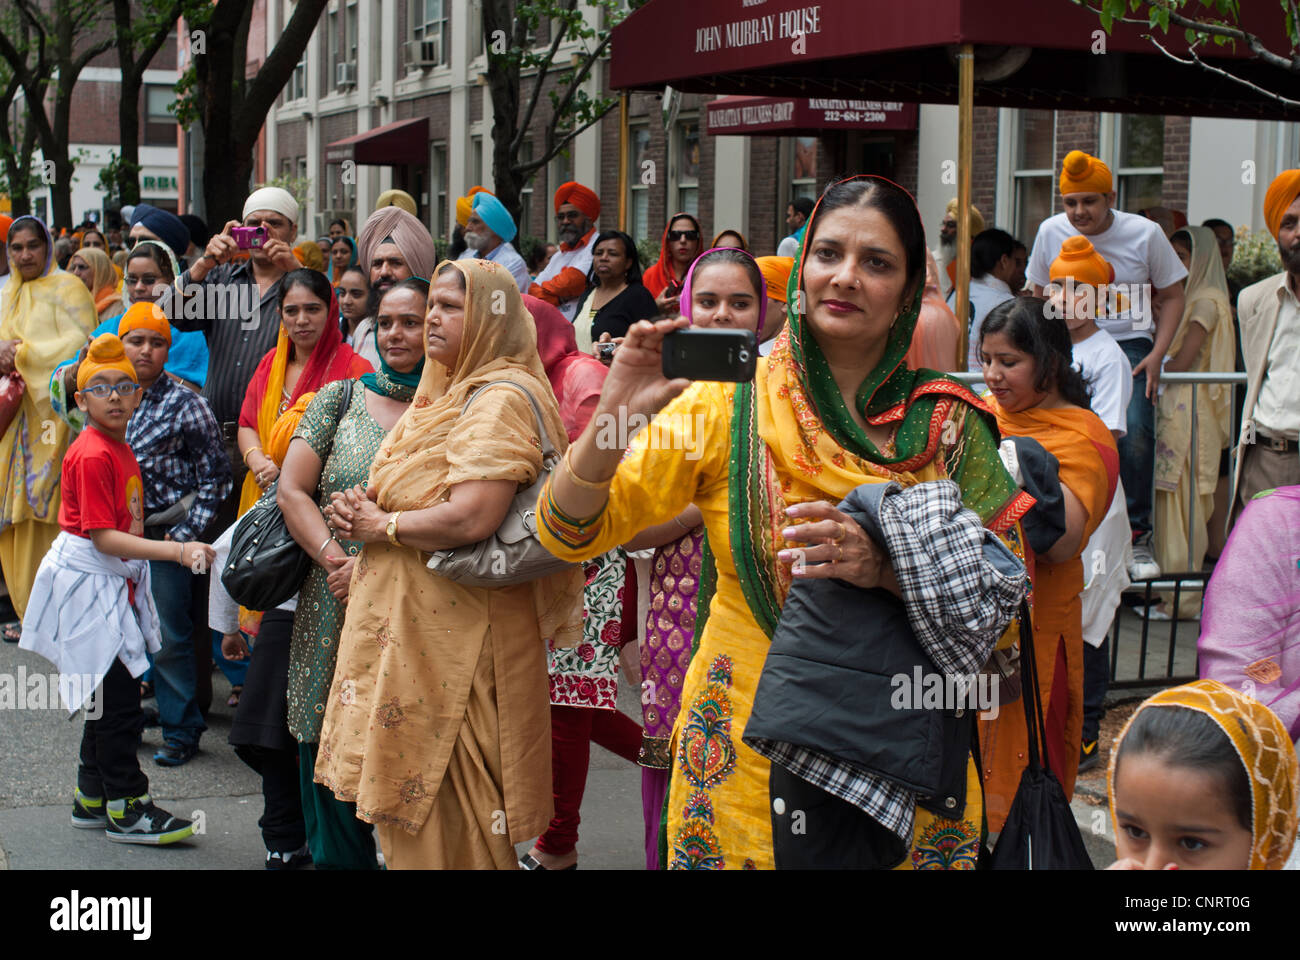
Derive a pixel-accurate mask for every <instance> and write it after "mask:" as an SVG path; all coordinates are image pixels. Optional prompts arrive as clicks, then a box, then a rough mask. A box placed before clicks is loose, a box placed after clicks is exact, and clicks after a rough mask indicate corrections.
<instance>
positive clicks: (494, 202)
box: [474, 193, 519, 243]
mask: <svg viewBox="0 0 1300 960" xmlns="http://www.w3.org/2000/svg"><path fill="white" fill-rule="evenodd" d="M474 212H475V213H477V214H478V218H479V219H480V220H482V221H483V223H484V224H485V225H486V226H487V228H488V229H489V230H491V231H492V232H493V233H495V234H496V235H497V236H498V237H500V238H501V242H502V243H509V242H510V241H511V240H513V239H514V238H515V234H516V233H518V232H519V228H518V227H516V226H515V218H514V217H512V216H510V211H509V210H507V209H506V208H505V204H503V203H502V202H501V201H500V200H498V199H497V198H496V197H494V196H492V194H490V193H476V194H474Z"/></svg>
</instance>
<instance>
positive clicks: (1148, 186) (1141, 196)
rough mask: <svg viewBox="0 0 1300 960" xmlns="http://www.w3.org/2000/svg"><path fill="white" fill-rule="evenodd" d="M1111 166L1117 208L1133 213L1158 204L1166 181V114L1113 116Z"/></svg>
mask: <svg viewBox="0 0 1300 960" xmlns="http://www.w3.org/2000/svg"><path fill="white" fill-rule="evenodd" d="M1113 122H1114V129H1115V137H1114V141H1115V155H1114V159H1113V162H1112V164H1111V169H1112V170H1113V171H1114V173H1115V180H1116V183H1115V189H1116V191H1117V192H1118V194H1119V196H1118V197H1117V198H1116V203H1117V205H1118V206H1119V209H1121V210H1125V211H1128V212H1129V213H1136V212H1137V211H1139V210H1145V209H1146V208H1147V207H1158V206H1160V197H1161V194H1162V193H1163V192H1164V185H1165V118H1164V117H1163V116H1160V115H1158V114H1123V115H1121V116H1118V117H1115V118H1114V120H1113Z"/></svg>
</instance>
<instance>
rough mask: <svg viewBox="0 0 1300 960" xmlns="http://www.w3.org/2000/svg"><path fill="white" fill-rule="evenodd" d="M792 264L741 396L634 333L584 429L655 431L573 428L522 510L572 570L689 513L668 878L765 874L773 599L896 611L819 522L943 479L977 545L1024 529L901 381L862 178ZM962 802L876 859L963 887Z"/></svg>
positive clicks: (846, 533) (932, 393)
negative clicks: (608, 422)
mask: <svg viewBox="0 0 1300 960" xmlns="http://www.w3.org/2000/svg"><path fill="white" fill-rule="evenodd" d="M675 222H679V221H675ZM670 226H672V225H670ZM803 248H804V249H803V250H801V252H800V256H799V257H797V258H796V260H795V262H796V263H798V264H799V265H800V270H799V274H798V282H797V284H796V288H797V289H798V291H799V293H800V296H798V297H796V298H793V300H794V302H792V303H791V304H790V305H789V310H788V317H787V326H786V329H785V331H783V332H782V333H781V334H780V335H779V336H778V338H777V343H776V347H775V348H774V350H773V352H772V354H771V356H768V357H762V358H760V359H759V361H758V369H757V373H756V376H755V379H754V381H753V382H752V383H741V384H729V383H716V382H700V383H696V384H691V383H690V382H689V381H687V380H683V379H677V380H671V381H670V380H667V379H665V378H664V376H663V373H662V355H663V341H664V337H665V336H666V335H667V334H668V333H670V332H671V331H673V330H676V329H680V328H682V327H685V326H686V325H687V323H688V321H687V319H686V318H685V317H678V318H677V319H674V320H661V321H659V322H657V323H650V322H640V323H637V324H635V325H634V326H633V327H632V328H631V330H629V331H628V335H627V338H626V339H625V340H624V341H623V344H622V346H621V347H620V349H619V350H618V352H617V353H616V354H615V356H614V362H613V364H612V365H611V367H610V373H609V377H608V378H607V379H606V381H605V386H604V389H603V391H602V394H601V400H600V408H599V412H598V414H597V417H596V418H595V419H594V420H593V423H596V422H598V421H599V417H600V413H606V412H610V411H619V410H620V409H622V410H623V415H624V416H630V415H634V414H640V415H643V416H647V417H650V416H656V418H657V424H658V426H657V429H656V430H654V431H650V430H645V431H642V432H641V433H640V434H639V435H638V436H637V437H636V439H635V440H634V441H633V443H632V446H631V449H630V450H629V451H628V452H627V454H626V456H625V455H624V452H623V451H622V450H617V449H615V450H606V449H601V447H600V446H599V445H598V444H597V442H596V430H595V428H594V427H593V426H590V425H589V426H588V428H587V430H586V431H584V433H583V434H582V435H581V436H580V437H579V438H578V440H577V441H575V443H574V444H573V446H572V447H570V449H569V451H568V453H567V455H566V458H565V460H564V462H563V464H562V465H561V467H560V468H559V469H557V470H556V471H555V473H554V474H553V475H552V477H551V479H550V481H549V482H548V484H547V485H546V487H545V488H544V490H543V492H542V495H541V496H540V497H539V499H538V507H537V517H538V520H539V523H538V535H539V537H540V538H541V540H542V542H543V543H544V544H545V545H546V546H547V548H548V549H550V550H551V551H552V552H554V553H555V554H556V555H557V556H561V557H564V558H566V559H570V560H574V561H578V560H582V559H585V558H587V557H591V556H597V555H599V554H601V553H602V552H604V551H606V550H608V549H610V547H612V546H614V545H615V544H620V543H626V542H627V541H629V540H631V539H632V538H633V537H634V536H635V535H636V534H637V533H638V532H639V531H641V530H643V529H645V528H646V527H649V526H653V525H656V524H663V523H668V522H671V521H672V519H673V518H674V517H676V516H678V515H679V514H681V513H682V511H684V510H685V509H686V508H687V506H688V505H690V504H692V503H694V504H695V505H696V506H697V507H699V509H700V513H701V516H702V519H703V523H704V527H705V529H706V531H707V535H708V542H709V545H710V548H711V552H712V554H713V557H714V560H715V564H714V570H713V571H712V575H709V574H705V575H702V576H701V592H700V595H699V599H698V605H699V609H700V610H707V611H708V613H707V620H706V622H705V623H704V625H703V627H702V628H701V629H699V639H698V646H697V648H696V653H695V656H694V657H693V659H692V661H691V664H690V667H689V669H688V671H687V674H686V677H685V679H684V682H683V685H682V690H681V712H680V715H679V716H678V718H677V721H676V724H675V725H674V727H673V732H672V734H671V756H672V771H671V774H670V778H671V779H670V782H669V788H668V798H667V800H666V806H665V809H666V813H667V821H666V832H665V833H664V835H663V848H662V849H663V850H664V853H665V856H666V859H667V866H668V867H669V868H670V869H695V868H703V869H724V868H726V869H746V868H757V869H765V868H766V869H770V868H772V867H773V866H775V865H776V861H775V856H774V852H773V829H774V827H773V813H772V811H773V810H774V807H773V798H772V797H771V795H770V790H769V776H770V771H771V768H770V764H769V762H768V761H767V760H766V759H764V758H763V757H762V756H760V755H759V754H758V753H756V752H754V751H753V750H751V749H750V748H749V747H748V746H746V745H745V744H744V743H743V742H742V740H741V733H742V732H743V730H744V727H745V724H746V723H747V722H748V719H749V711H750V705H751V704H752V703H753V699H754V693H755V689H756V687H757V683H758V678H759V674H760V672H761V670H762V667H763V662H764V659H765V657H766V654H767V649H768V646H769V643H770V638H771V635H772V632H773V630H774V628H775V625H776V621H777V619H778V618H779V616H780V610H781V606H782V603H783V602H784V597H785V594H786V591H787V590H788V589H789V586H790V584H791V582H792V580H793V579H796V578H835V579H838V580H840V581H843V582H845V583H849V584H853V585H855V586H857V587H859V588H862V589H873V588H878V587H879V588H884V589H887V590H891V591H892V592H897V591H898V590H899V587H898V583H897V580H896V578H895V576H894V573H893V567H892V563H891V561H890V558H889V556H888V554H886V553H884V552H883V551H882V550H881V549H880V548H878V547H877V546H876V545H875V543H874V541H873V540H871V538H870V537H868V536H867V534H866V532H865V531H864V530H863V529H862V528H861V527H860V526H859V525H858V524H857V523H856V522H855V521H853V520H852V519H851V518H849V517H848V516H847V515H845V514H843V513H841V512H840V511H839V510H838V509H837V508H836V507H835V506H834V504H835V503H837V502H838V501H839V500H840V499H842V498H843V497H844V496H845V495H846V494H848V493H849V492H850V491H851V490H853V489H855V488H856V487H858V486H860V485H862V484H866V483H885V482H888V481H891V480H896V481H898V482H900V483H903V484H906V485H911V484H914V483H917V482H919V481H925V480H937V479H941V478H946V479H951V480H953V481H955V482H956V483H957V484H958V486H959V487H961V489H962V492H963V502H964V504H965V506H967V507H969V508H970V509H972V510H973V511H975V512H976V513H977V514H978V515H979V516H980V517H981V518H982V519H983V521H984V522H985V524H986V525H987V526H989V527H990V528H991V529H993V530H994V531H1003V530H1006V529H1008V528H1009V527H1011V526H1012V524H1013V523H1014V521H1015V519H1016V517H1018V516H1019V514H1018V513H1017V511H1018V510H1022V509H1025V508H1027V504H1026V503H1025V500H1026V499H1027V498H1026V497H1025V495H1024V494H1023V493H1022V492H1021V491H1019V490H1018V489H1017V487H1016V485H1015V483H1014V481H1013V480H1012V479H1011V477H1010V476H1008V475H1007V473H1006V472H1005V470H1004V469H1003V468H1002V466H1001V463H1000V461H999V459H998V455H997V444H996V440H995V437H996V434H995V433H994V425H993V423H992V418H991V417H989V416H988V415H987V414H986V413H984V411H983V409H982V406H981V405H980V404H979V402H978V400H977V399H976V398H975V397H974V395H973V394H971V393H970V392H969V391H968V390H966V389H965V388H964V387H962V386H961V385H960V384H958V383H956V382H955V381H951V380H947V379H945V378H943V377H942V376H940V375H938V374H934V373H932V372H925V373H921V372H917V371H912V370H909V369H907V367H906V366H905V364H904V363H903V357H904V355H905V354H906V352H907V347H908V344H909V343H910V341H911V336H912V330H913V328H914V327H915V325H916V318H917V313H918V311H919V309H920V302H921V292H922V286H923V284H924V277H925V233H924V229H923V227H922V225H921V221H920V216H919V214H918V213H917V210H916V205H915V202H914V201H913V199H912V198H911V196H910V195H909V194H908V193H907V192H906V191H904V190H903V189H902V188H900V187H898V186H897V185H896V184H893V183H891V182H890V181H888V180H884V179H880V178H876V177H854V178H851V179H849V180H845V181H841V182H840V183H837V184H834V185H833V186H831V187H830V188H829V189H828V190H827V191H826V193H825V194H824V195H823V196H822V198H821V200H820V202H819V205H818V207H817V208H816V209H815V210H814V212H813V215H812V217H811V218H810V220H809V222H808V229H807V230H806V232H805V236H804V240H803ZM759 286H760V288H761V280H760V283H759ZM700 292H701V293H703V292H706V291H704V290H703V289H702V287H701V288H700ZM800 305H802V308H803V309H802V312H801V311H800V310H798V309H795V308H796V307H798V306H800ZM688 431H689V432H690V433H691V436H689V437H688V436H687V435H686V434H687V432H688ZM652 437H653V439H654V442H653V444H652V442H651V440H652ZM683 451H688V452H691V453H692V456H690V457H688V456H685V455H683ZM696 453H698V456H697V455H696ZM796 524H798V526H794V525H796ZM789 547H802V549H801V550H792V549H789ZM816 707H817V705H816V704H810V705H809V709H816ZM968 782H969V788H968V789H967V791H966V801H965V804H964V806H962V807H960V808H954V809H953V811H952V814H951V815H950V817H944V818H940V817H938V816H937V815H935V814H933V813H931V812H929V811H926V810H924V809H922V808H919V807H918V808H916V809H915V811H912V810H910V809H909V810H908V811H907V812H908V813H909V814H912V816H909V817H908V818H906V823H907V825H908V829H907V835H906V837H902V836H900V837H899V838H898V839H899V842H901V843H903V844H905V845H906V848H907V849H909V850H910V852H911V853H912V857H911V858H909V857H907V856H906V855H904V856H903V857H902V859H901V863H900V864H899V865H900V866H907V867H910V866H911V865H912V864H913V863H916V864H923V865H928V866H950V867H955V868H966V867H971V868H973V867H974V854H975V849H976V844H975V843H969V842H968V841H970V840H973V839H978V838H980V834H981V829H980V822H981V813H982V811H981V809H980V806H981V805H980V799H979V787H978V779H977V775H976V773H975V767H974V764H973V761H972V762H970V763H969V764H968ZM786 824H787V826H788V824H789V821H788V820H787V821H786ZM880 829H882V830H883V829H885V828H884V827H883V826H882V827H881V828H880ZM954 835H956V836H959V837H960V838H961V841H960V843H959V845H958V847H959V849H960V850H961V856H960V857H958V856H955V855H954V856H951V857H945V856H943V855H942V851H941V850H940V845H943V844H946V843H947V842H948V840H949V839H950V838H951V837H953V836H954ZM958 861H960V862H958Z"/></svg>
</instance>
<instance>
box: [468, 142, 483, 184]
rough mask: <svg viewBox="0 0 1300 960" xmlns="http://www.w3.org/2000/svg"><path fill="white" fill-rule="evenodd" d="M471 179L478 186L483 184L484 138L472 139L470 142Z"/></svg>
mask: <svg viewBox="0 0 1300 960" xmlns="http://www.w3.org/2000/svg"><path fill="white" fill-rule="evenodd" d="M469 178H470V179H471V180H473V181H474V183H476V184H478V183H482V182H483V138H482V137H471V138H470V141H469Z"/></svg>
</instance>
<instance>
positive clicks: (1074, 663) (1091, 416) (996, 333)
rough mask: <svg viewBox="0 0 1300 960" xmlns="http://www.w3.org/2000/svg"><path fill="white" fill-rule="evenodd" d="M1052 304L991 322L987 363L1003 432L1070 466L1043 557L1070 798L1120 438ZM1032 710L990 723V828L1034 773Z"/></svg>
mask: <svg viewBox="0 0 1300 960" xmlns="http://www.w3.org/2000/svg"><path fill="white" fill-rule="evenodd" d="M1046 307H1047V301H1045V300H1042V299H1040V298H1037V297H1018V298H1016V299H1014V300H1008V301H1007V302H1006V303H1002V304H999V305H998V306H996V307H994V308H993V310H991V311H990V312H989V314H988V316H987V317H985V318H984V325H983V327H982V329H981V332H980V345H979V349H980V359H981V361H982V366H983V370H984V380H985V382H986V383H987V384H988V386H989V389H990V391H991V392H992V394H993V400H992V402H991V403H992V406H993V410H994V412H995V413H996V414H997V418H998V428H999V429H1000V430H1001V432H1002V434H1003V436H1016V437H1030V438H1032V439H1034V440H1037V441H1038V442H1039V443H1040V444H1041V445H1042V446H1043V448H1044V449H1045V450H1046V451H1047V452H1048V453H1050V454H1052V455H1053V456H1054V457H1056V459H1057V460H1058V461H1059V463H1060V480H1061V488H1062V495H1063V497H1064V500H1065V533H1064V534H1063V535H1062V536H1061V537H1060V539H1058V540H1057V541H1056V543H1055V544H1053V545H1052V547H1051V549H1049V550H1047V551H1046V552H1043V553H1039V554H1038V555H1037V556H1036V557H1035V560H1034V566H1033V570H1034V575H1033V580H1034V592H1033V596H1032V599H1031V605H1032V608H1033V621H1034V622H1033V631H1034V637H1033V639H1034V655H1035V658H1036V660H1035V663H1036V664H1037V668H1038V676H1039V686H1040V688H1041V694H1042V698H1043V716H1044V717H1045V721H1046V743H1047V759H1048V765H1049V766H1050V767H1051V769H1052V772H1053V773H1055V774H1056V776H1057V779H1059V780H1060V781H1061V786H1062V787H1064V788H1065V795H1066V796H1067V797H1069V796H1070V795H1071V794H1072V793H1073V791H1074V778H1075V774H1076V773H1077V772H1078V767H1079V747H1078V744H1079V743H1080V737H1081V736H1082V732H1083V613H1082V606H1081V602H1080V599H1079V594H1080V592H1081V591H1082V590H1083V561H1082V559H1081V554H1082V551H1083V547H1084V544H1086V543H1087V542H1088V539H1089V538H1090V537H1091V536H1092V532H1093V531H1094V530H1096V528H1097V525H1098V524H1100V523H1101V520H1102V518H1103V517H1104V516H1105V515H1106V511H1107V509H1108V508H1109V507H1110V501H1111V497H1112V496H1114V493H1115V484H1116V482H1117V480H1118V478H1119V455H1118V453H1117V452H1116V449H1115V440H1114V438H1113V437H1112V436H1111V433H1110V431H1109V430H1107V429H1106V427H1105V425H1104V424H1103V423H1102V422H1101V419H1100V418H1099V417H1098V416H1097V415H1096V414H1095V413H1093V412H1092V411H1091V410H1090V409H1089V406H1088V393H1087V389H1086V388H1085V386H1084V383H1083V379H1082V377H1081V376H1080V375H1079V373H1078V372H1077V371H1076V370H1074V369H1073V368H1072V367H1071V366H1070V363H1071V352H1070V335H1069V332H1068V331H1067V330H1066V327H1065V322H1064V321H1063V320H1061V319H1060V317H1059V316H1058V315H1057V314H1055V313H1049V312H1048V311H1047V309H1046ZM1027 743H1028V735H1027V731H1026V729H1025V718H1024V713H1023V712H1022V711H1020V710H1008V709H1005V708H1004V709H1003V710H1002V711H1001V712H1000V713H999V714H998V716H997V718H996V719H994V720H989V721H985V722H984V723H983V724H982V725H981V730H980V744H981V749H982V751H983V755H984V756H983V764H982V769H983V770H984V771H985V783H984V802H985V811H986V813H987V816H988V825H989V832H990V833H993V832H998V831H1000V830H1001V829H1002V825H1003V823H1004V822H1005V821H1006V817H1007V814H1008V813H1009V812H1010V809H1011V801H1012V800H1013V799H1014V797H1015V793H1016V788H1017V786H1018V785H1019V783H1020V775H1021V773H1022V772H1023V770H1024V768H1025V762H1026V761H1025V759H1024V756H1025V753H1026V746H1027Z"/></svg>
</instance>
